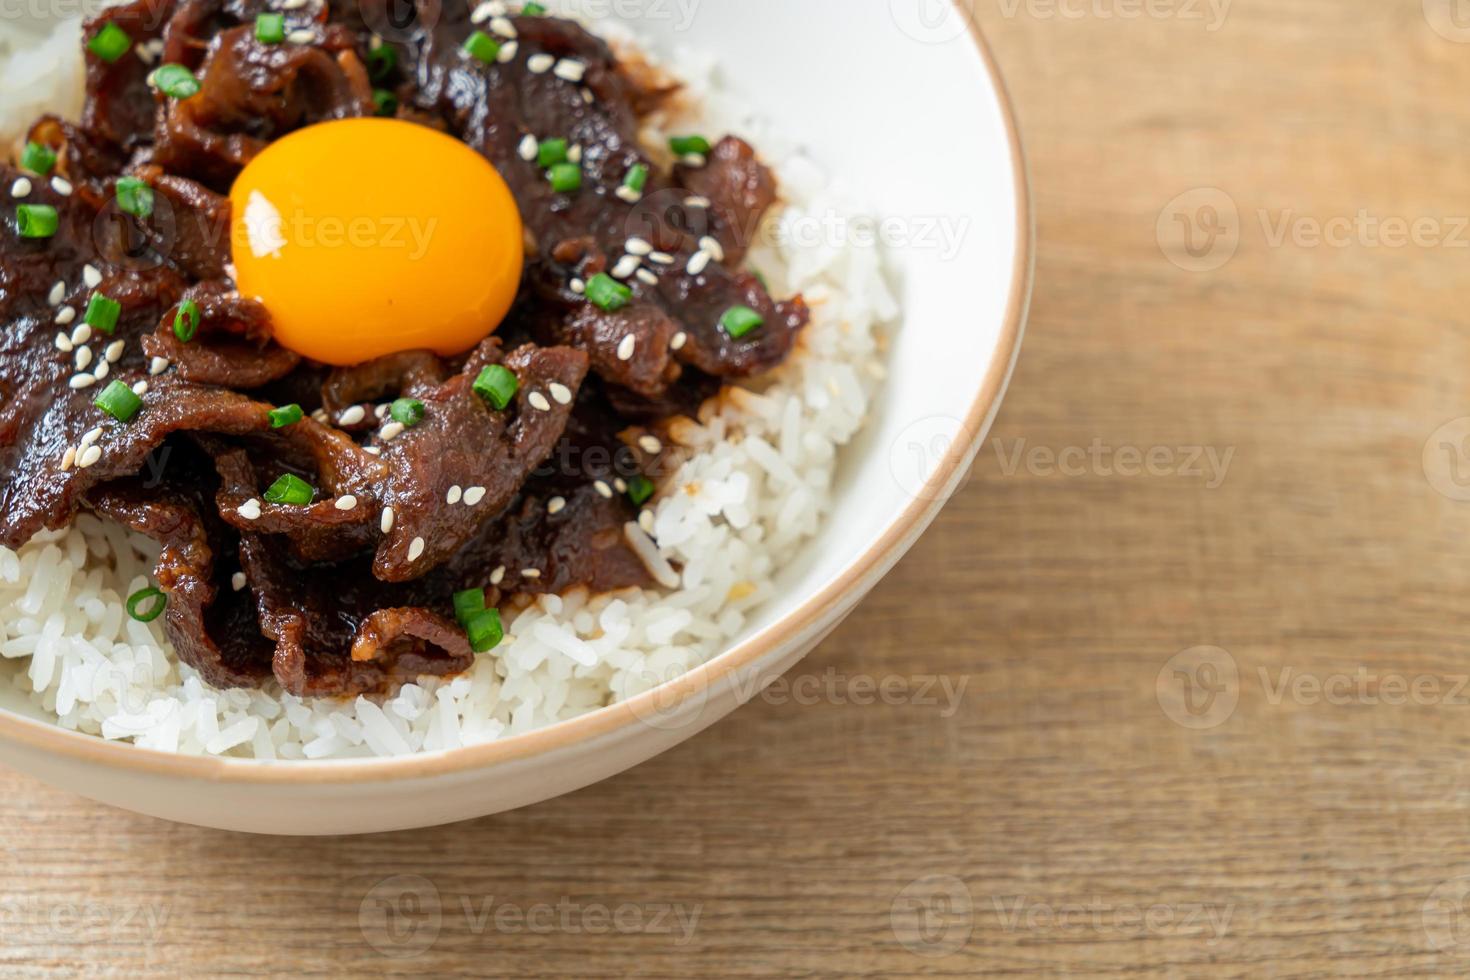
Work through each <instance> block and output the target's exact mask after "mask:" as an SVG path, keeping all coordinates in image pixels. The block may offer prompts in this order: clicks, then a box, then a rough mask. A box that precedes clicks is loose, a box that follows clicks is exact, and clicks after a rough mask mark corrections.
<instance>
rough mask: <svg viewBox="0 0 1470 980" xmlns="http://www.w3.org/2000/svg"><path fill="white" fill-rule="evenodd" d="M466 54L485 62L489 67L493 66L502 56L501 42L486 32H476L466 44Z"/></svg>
mask: <svg viewBox="0 0 1470 980" xmlns="http://www.w3.org/2000/svg"><path fill="white" fill-rule="evenodd" d="M464 51H465V54H467V55H469V56H470V57H472V58H474V59H476V60H477V61H483V62H484V63H485V64H487V65H493V64H494V63H495V59H496V57H497V56H499V54H500V42H499V41H497V40H495V38H493V37H491V36H490V35H489V34H486V33H485V32H484V31H475V32H474V33H473V34H471V35H470V36H469V37H467V38H465V42H464Z"/></svg>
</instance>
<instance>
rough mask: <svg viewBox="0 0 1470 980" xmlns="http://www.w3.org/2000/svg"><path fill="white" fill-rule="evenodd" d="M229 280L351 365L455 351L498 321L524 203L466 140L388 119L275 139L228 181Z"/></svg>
mask: <svg viewBox="0 0 1470 980" xmlns="http://www.w3.org/2000/svg"><path fill="white" fill-rule="evenodd" d="M230 203H231V206H232V217H231V224H232V227H231V251H232V252H233V259H234V264H235V281H236V284H237V285H238V287H239V290H240V293H241V294H242V295H244V296H250V297H256V298H258V299H259V300H260V301H261V302H262V303H264V304H265V307H266V309H268V310H269V311H270V314H271V319H272V320H273V322H274V324H275V335H276V340H277V342H279V343H280V344H281V345H282V346H283V347H286V348H288V349H290V350H293V351H295V352H296V353H298V354H301V355H302V356H304V357H308V358H311V359H312V360H316V361H322V362H324V363H326V364H335V365H350V364H359V363H361V362H363V361H369V360H372V359H373V358H375V357H381V356H383V355H385V354H392V353H396V352H398V351H406V350H419V349H428V350H431V351H434V352H435V353H437V354H440V355H442V356H448V355H453V354H458V353H462V352H464V351H466V350H469V349H470V348H471V347H473V346H475V344H477V343H479V342H480V341H481V340H483V339H484V338H485V337H487V336H488V335H489V334H491V333H493V332H494V330H495V328H496V327H497V326H499V325H500V321H501V320H502V319H504V317H505V314H506V313H507V312H508V311H509V310H510V306H511V303H512V302H513V301H514V299H515V295H516V290H517V288H518V287H519V285H520V280H521V265H522V262H523V259H524V256H523V253H522V249H523V244H522V232H521V216H520V212H519V211H518V210H517V209H516V204H515V200H514V198H512V197H511V193H510V189H509V188H508V187H506V185H505V181H504V180H502V179H501V177H500V174H498V173H497V172H496V171H495V168H494V167H492V166H491V165H490V163H489V162H488V161H487V160H486V159H485V158H484V157H482V156H480V155H479V154H478V153H476V152H475V151H474V150H471V149H470V148H469V147H468V146H465V145H464V144H463V143H461V142H459V141H458V140H456V139H453V138H451V137H449V136H445V135H444V134H442V133H439V132H436V131H434V130H432V129H429V128H427V127H424V126H419V125H415V124H413V123H407V122H401V121H399V120H395V119H344V120H340V121H336V122H328V123H321V124H318V125H315V126H308V127H307V128H305V129H301V130H297V131H296V132H294V133H292V134H290V135H289V136H286V137H284V138H282V139H279V140H277V141H276V142H274V143H272V144H271V145H270V146H269V147H267V148H266V149H265V150H264V151H263V152H262V153H261V154H260V155H259V156H257V157H256V158H255V159H254V160H252V161H251V162H250V163H249V165H247V166H246V167H245V169H244V170H242V171H241V172H240V176H239V177H238V178H236V180H235V184H234V187H232V188H231V190H230Z"/></svg>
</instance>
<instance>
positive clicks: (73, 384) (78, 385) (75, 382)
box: [67, 374, 97, 391]
mask: <svg viewBox="0 0 1470 980" xmlns="http://www.w3.org/2000/svg"><path fill="white" fill-rule="evenodd" d="M96 383H97V379H96V378H94V377H92V376H91V375H90V374H73V375H72V376H71V380H70V381H68V382H67V385H68V386H69V387H70V388H71V389H72V390H73V391H81V390H82V389H83V388H90V387H92V386H93V385H94V384H96Z"/></svg>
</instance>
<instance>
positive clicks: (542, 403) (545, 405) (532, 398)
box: [526, 391, 551, 412]
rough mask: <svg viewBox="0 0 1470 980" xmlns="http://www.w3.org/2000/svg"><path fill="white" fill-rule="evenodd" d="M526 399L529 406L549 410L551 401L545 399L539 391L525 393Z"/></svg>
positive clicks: (543, 410)
mask: <svg viewBox="0 0 1470 980" xmlns="http://www.w3.org/2000/svg"><path fill="white" fill-rule="evenodd" d="M526 401H528V402H530V403H531V407H532V408H534V409H537V410H538V411H542V412H549V411H551V402H549V401H547V400H546V396H545V395H543V394H541V392H539V391H533V392H531V394H529V395H527V396H526Z"/></svg>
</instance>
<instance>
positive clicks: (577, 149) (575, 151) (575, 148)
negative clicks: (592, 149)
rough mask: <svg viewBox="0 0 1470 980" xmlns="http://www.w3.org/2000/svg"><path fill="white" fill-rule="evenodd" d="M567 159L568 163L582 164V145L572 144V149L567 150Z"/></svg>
mask: <svg viewBox="0 0 1470 980" xmlns="http://www.w3.org/2000/svg"><path fill="white" fill-rule="evenodd" d="M567 159H568V160H570V161H572V162H573V163H581V162H582V144H581V143H573V144H572V148H571V149H569V150H567Z"/></svg>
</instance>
